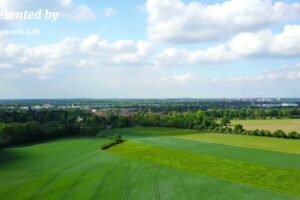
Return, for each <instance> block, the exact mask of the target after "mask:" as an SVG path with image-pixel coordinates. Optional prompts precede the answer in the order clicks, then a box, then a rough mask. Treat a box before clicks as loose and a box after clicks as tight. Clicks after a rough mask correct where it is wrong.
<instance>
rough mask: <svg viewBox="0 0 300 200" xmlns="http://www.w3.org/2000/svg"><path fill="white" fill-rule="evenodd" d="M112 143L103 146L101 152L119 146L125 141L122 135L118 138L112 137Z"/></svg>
mask: <svg viewBox="0 0 300 200" xmlns="http://www.w3.org/2000/svg"><path fill="white" fill-rule="evenodd" d="M110 139H111V141H110V142H108V143H106V144H103V145H102V146H101V150H106V149H109V148H110V147H113V146H115V145H118V144H121V143H122V142H123V141H124V140H123V139H122V136H121V135H117V136H112V137H111V138H110Z"/></svg>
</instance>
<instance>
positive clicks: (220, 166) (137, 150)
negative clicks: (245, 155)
mask: <svg viewBox="0 0 300 200" xmlns="http://www.w3.org/2000/svg"><path fill="white" fill-rule="evenodd" d="M109 151H110V152H112V153H116V154H119V155H124V156H127V157H131V158H135V159H139V160H144V161H148V162H152V163H156V164H160V165H163V166H167V167H171V168H176V169H181V170H184V171H189V172H195V173H199V174H203V175H208V176H213V177H217V178H220V179H223V180H228V181H231V182H236V183H242V184H246V185H251V186H254V187H259V188H263V189H268V190H272V191H277V192H282V193H287V194H290V195H300V185H299V182H300V173H299V170H285V169H281V168H275V167H269V166H263V165H258V164H253V163H247V162H242V161H236V160H234V161H233V160H229V159H223V158H218V157H213V156H207V155H201V154H193V153H190V152H185V151H179V150H173V149H167V148H161V147H156V146H150V145H145V144H141V143H136V142H131V141H128V142H126V143H123V144H122V145H118V146H115V147H114V148H111V149H110V150H109Z"/></svg>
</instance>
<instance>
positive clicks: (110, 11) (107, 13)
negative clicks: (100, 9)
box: [104, 8, 116, 17]
mask: <svg viewBox="0 0 300 200" xmlns="http://www.w3.org/2000/svg"><path fill="white" fill-rule="evenodd" d="M115 14H116V11H115V9H113V8H105V9H104V15H105V16H106V17H111V16H113V15H115Z"/></svg>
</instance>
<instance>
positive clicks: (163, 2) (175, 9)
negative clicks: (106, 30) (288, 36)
mask: <svg viewBox="0 0 300 200" xmlns="http://www.w3.org/2000/svg"><path fill="white" fill-rule="evenodd" d="M146 8H147V12H148V32H149V36H150V38H151V39H153V40H156V41H163V42H170V43H185V42H203V41H208V40H218V39H222V38H226V37H228V36H231V35H234V34H236V33H239V32H245V31H252V30H258V29H260V28H263V27H266V26H268V25H272V24H274V23H276V22H280V21H283V20H288V19H293V18H299V17H300V3H294V4H287V3H284V2H282V1H277V2H275V3H273V2H272V0H243V1H241V0H228V1H225V2H223V3H215V4H211V5H206V4H202V3H200V2H196V1H193V2H190V3H188V4H186V3H184V2H183V1H182V0H148V1H147V3H146Z"/></svg>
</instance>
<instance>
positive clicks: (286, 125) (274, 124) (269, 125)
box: [231, 119, 300, 132]
mask: <svg viewBox="0 0 300 200" xmlns="http://www.w3.org/2000/svg"><path fill="white" fill-rule="evenodd" d="M231 123H232V125H235V124H242V125H243V126H244V128H245V129H247V130H255V129H264V130H270V131H276V130H279V129H281V130H283V131H285V132H291V131H298V132H300V119H272V120H232V121H231Z"/></svg>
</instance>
